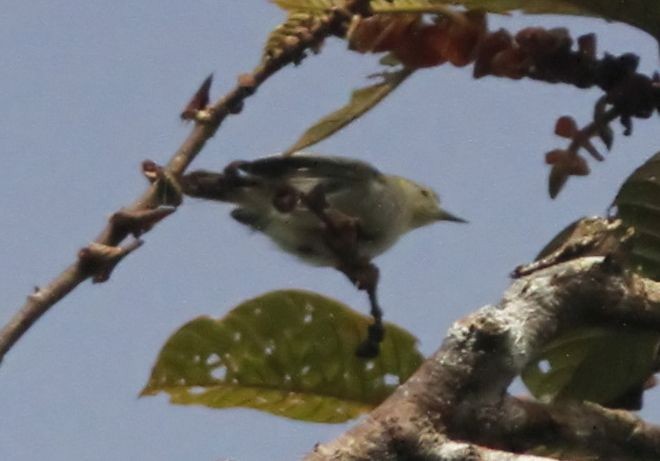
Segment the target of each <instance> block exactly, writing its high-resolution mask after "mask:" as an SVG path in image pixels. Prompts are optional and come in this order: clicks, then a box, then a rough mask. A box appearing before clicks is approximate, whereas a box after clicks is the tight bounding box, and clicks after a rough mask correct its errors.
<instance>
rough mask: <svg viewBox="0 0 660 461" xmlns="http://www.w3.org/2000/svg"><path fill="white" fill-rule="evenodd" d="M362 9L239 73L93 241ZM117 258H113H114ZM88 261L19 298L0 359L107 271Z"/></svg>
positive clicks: (141, 205)
mask: <svg viewBox="0 0 660 461" xmlns="http://www.w3.org/2000/svg"><path fill="white" fill-rule="evenodd" d="M368 11H369V2H368V1H367V0H350V1H347V2H346V5H345V8H343V9H340V8H335V9H333V10H331V11H330V12H329V13H328V14H327V15H325V16H323V17H322V18H321V19H320V20H319V21H318V22H317V23H316V24H314V25H313V26H311V27H310V29H309V30H308V31H301V36H300V37H299V38H300V39H299V40H296V41H294V42H292V43H291V44H290V45H289V46H288V47H287V48H285V49H283V50H282V53H280V54H278V55H277V56H274V57H272V58H270V59H266V60H264V62H262V63H261V64H260V65H259V66H258V67H257V68H256V69H255V70H254V71H252V72H251V73H249V74H244V75H241V76H240V77H239V81H238V84H237V85H236V86H235V87H234V89H232V90H231V91H230V92H229V93H227V94H226V95H225V96H224V97H222V98H221V99H220V100H218V101H217V102H216V103H215V104H213V105H212V106H210V107H208V108H206V109H205V112H206V116H205V117H204V118H203V119H202V118H201V117H200V118H199V119H197V123H196V125H195V127H194V129H193V131H192V132H191V133H190V135H189V136H188V138H187V139H186V140H185V141H184V142H183V144H182V145H181V147H180V148H179V149H178V150H177V151H176V152H175V153H174V155H173V156H172V157H171V158H170V160H169V162H168V163H167V165H166V166H165V167H163V168H162V169H160V170H159V171H160V173H162V174H161V177H159V178H157V179H156V180H155V181H154V182H153V183H152V185H151V187H149V188H148V189H147V190H146V191H145V192H144V193H143V194H142V196H141V197H139V198H138V199H137V200H136V201H135V202H134V203H133V204H131V205H130V206H129V207H127V208H126V209H123V210H120V211H119V212H117V213H115V214H114V215H113V218H111V219H110V220H109V222H108V224H107V225H106V227H105V228H104V229H103V231H102V232H101V233H100V234H99V235H98V236H97V237H96V239H95V240H94V241H93V245H103V246H104V247H106V248H112V247H118V245H119V244H120V243H121V242H122V241H123V240H124V239H125V238H126V237H127V236H128V235H129V234H131V233H134V232H133V230H134V227H131V226H126V225H123V224H122V223H126V220H125V219H124V218H126V216H130V218H131V219H134V218H135V217H136V215H140V213H143V212H145V211H147V210H155V209H158V207H159V206H161V205H163V204H165V205H171V204H172V203H171V202H170V201H165V200H164V198H163V197H162V195H163V194H162V191H163V187H162V186H163V183H164V182H167V181H172V178H174V180H176V178H178V177H179V176H180V175H181V174H182V173H183V172H184V171H185V170H186V168H187V167H188V166H189V165H190V163H191V162H192V161H193V160H194V159H195V157H196V156H197V154H198V153H199V152H200V151H201V150H202V148H203V147H204V145H205V144H206V142H207V141H208V140H209V139H210V138H211V137H213V135H214V134H215V133H216V131H217V130H218V128H219V127H220V125H221V124H222V122H223V121H224V120H225V118H227V116H228V115H230V114H237V113H239V112H240V111H241V109H242V107H243V101H244V100H245V99H246V98H248V97H249V96H251V95H252V94H254V93H255V91H256V90H257V89H258V88H259V86H261V84H262V83H263V82H264V81H266V80H267V79H268V78H269V77H270V76H271V75H273V74H274V73H276V72H277V71H278V70H280V69H281V68H283V67H284V66H286V65H288V64H290V63H296V64H297V63H299V62H300V61H301V60H302V59H303V58H304V57H305V51H306V50H308V49H315V48H317V47H318V46H319V45H320V44H321V43H322V42H323V40H324V39H325V38H326V37H328V36H330V35H332V34H337V35H343V34H344V32H345V30H346V27H347V24H348V22H349V21H350V19H351V16H352V15H353V14H354V13H355V14H358V13H368ZM303 32H304V33H303ZM147 166H151V167H154V164H153V163H147ZM143 169H144V170H145V172H146V171H147V168H146V167H143ZM179 202H180V197H177V198H176V200H175V201H174V205H175V206H176V205H178V204H179ZM167 214H169V213H167ZM162 217H164V216H162ZM162 217H161V218H162ZM150 218H153V216H150V217H144V221H143V226H142V227H141V228H140V231H139V233H144V232H147V231H148V230H149V229H150V228H151V226H152V225H153V224H154V221H153V219H150ZM87 248H89V247H87ZM131 249H133V248H131ZM81 254H83V255H84V254H86V252H85V251H82V252H81ZM83 259H84V258H83ZM117 262H119V260H115V261H114V264H116V263H117ZM114 264H113V267H114ZM89 266H90V265H89V264H85V263H84V261H83V260H82V259H81V258H80V256H79V257H78V259H77V260H76V261H75V262H74V263H73V264H71V265H70V266H69V267H67V268H66V269H65V270H64V271H63V272H62V273H60V274H59V275H58V276H57V277H55V278H54V279H53V280H52V281H51V282H50V283H49V284H48V285H46V286H45V287H41V288H37V289H36V291H35V292H34V293H33V294H31V295H29V296H28V298H27V301H26V302H25V304H24V305H23V306H22V307H21V308H20V309H19V311H18V312H17V313H16V314H14V316H13V317H12V318H11V319H10V320H9V322H8V323H7V324H6V325H5V326H4V327H3V328H2V330H0V362H1V361H2V359H3V358H4V356H5V354H6V353H7V352H8V351H9V350H10V349H11V348H12V346H13V345H14V344H15V343H16V342H17V341H18V340H19V339H20V338H21V336H22V335H23V334H24V333H25V332H26V331H27V330H28V329H29V328H30V327H31V326H32V325H33V324H34V323H35V322H36V321H37V320H38V319H39V318H40V317H41V316H42V315H44V314H45V313H46V312H47V311H48V310H49V309H50V308H51V307H52V306H53V305H55V303H57V302H58V301H59V300H60V299H62V298H63V297H65V296H66V295H67V294H69V293H70V292H71V291H72V290H74V289H75V288H76V287H77V286H78V285H79V284H80V283H82V282H83V281H85V280H86V279H87V278H89V277H98V278H97V281H102V280H103V277H101V276H100V274H103V273H106V274H107V275H109V271H108V269H109V267H108V266H107V265H98V264H95V265H92V266H94V267H95V270H90V267H89ZM110 270H111V268H110Z"/></svg>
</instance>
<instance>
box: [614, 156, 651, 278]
mask: <svg viewBox="0 0 660 461" xmlns="http://www.w3.org/2000/svg"><path fill="white" fill-rule="evenodd" d="M614 204H615V205H616V207H617V210H618V211H617V213H618V216H619V217H620V218H621V220H622V221H623V223H624V224H626V225H628V226H630V227H632V228H634V230H635V233H634V235H633V237H632V239H631V255H630V263H631V267H632V269H633V270H635V271H636V272H638V273H640V274H642V275H644V276H645V277H648V278H650V279H653V280H655V281H660V152H658V153H657V154H655V155H654V156H653V157H651V158H650V159H649V160H648V161H647V162H645V163H644V164H643V165H642V166H641V167H639V168H638V169H637V170H635V171H634V172H633V173H632V174H631V175H630V176H629V177H628V179H626V181H625V182H624V183H623V186H621V189H619V193H618V194H617V196H616V198H615V199H614Z"/></svg>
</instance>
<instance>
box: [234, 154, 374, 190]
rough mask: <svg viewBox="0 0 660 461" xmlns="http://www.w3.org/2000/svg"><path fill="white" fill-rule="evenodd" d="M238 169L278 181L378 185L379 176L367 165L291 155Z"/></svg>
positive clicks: (328, 158)
mask: <svg viewBox="0 0 660 461" xmlns="http://www.w3.org/2000/svg"><path fill="white" fill-rule="evenodd" d="M240 169H241V170H242V171H243V172H245V173H248V174H251V175H254V176H258V177H261V178H264V179H269V180H274V181H279V180H284V181H286V180H288V179H294V178H296V179H298V178H299V179H309V180H318V181H319V182H330V183H334V182H339V183H342V182H362V181H364V182H367V181H373V180H377V181H380V180H382V178H383V175H382V173H381V172H380V171H378V170H377V169H375V168H374V167H373V166H371V165H369V164H368V163H365V162H361V161H358V160H353V159H347V158H342V157H327V156H323V157H321V156H314V155H294V156H291V157H281V156H275V157H265V158H262V159H258V160H254V161H252V162H246V163H244V164H242V165H241V166H240Z"/></svg>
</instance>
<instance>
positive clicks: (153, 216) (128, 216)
mask: <svg viewBox="0 0 660 461" xmlns="http://www.w3.org/2000/svg"><path fill="white" fill-rule="evenodd" d="M175 211H176V207H173V206H159V207H158V208H154V209H148V210H130V211H127V210H122V211H118V212H116V213H115V214H113V215H112V216H111V217H110V223H111V224H112V225H113V226H114V227H115V228H117V230H118V232H123V233H125V234H131V235H133V236H134V237H135V238H137V237H139V236H141V235H142V234H144V233H145V232H147V231H149V230H151V228H152V227H153V226H154V225H155V224H156V223H158V222H159V221H161V220H162V219H163V218H166V217H167V216H169V215H171V214H172V213H174V212H175Z"/></svg>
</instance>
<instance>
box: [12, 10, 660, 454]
mask: <svg viewBox="0 0 660 461" xmlns="http://www.w3.org/2000/svg"><path fill="white" fill-rule="evenodd" d="M109 5H110V4H109V3H108V2H98V1H91V2H89V1H88V2H83V1H78V0H70V1H62V0H32V1H30V2H18V1H12V0H10V1H9V2H5V4H4V5H3V15H2V16H0V43H2V46H1V47H0V55H1V56H2V62H3V65H2V66H1V67H0V81H1V82H2V86H3V91H2V92H0V105H1V106H2V107H3V110H2V112H0V149H1V151H2V155H3V158H4V159H5V160H4V162H3V166H2V173H1V175H2V181H1V182H0V188H1V189H0V190H1V193H0V222H2V223H3V226H4V229H5V230H4V233H3V235H4V238H2V239H1V240H0V267H1V269H0V271H1V273H2V277H1V278H0V289H1V292H2V293H3V302H2V305H1V306H0V322H2V323H4V322H6V321H7V320H8V319H9V317H10V316H11V315H12V314H13V312H14V311H15V310H16V309H17V308H18V307H19V306H20V305H21V304H22V302H23V300H24V298H25V296H26V295H27V294H28V293H29V292H30V291H31V290H32V287H33V286H35V285H39V284H44V283H46V282H47V281H48V280H50V279H51V278H52V277H53V276H54V275H55V274H56V273H58V272H59V271H60V270H61V269H62V268H64V267H65V266H66V265H68V264H69V263H70V262H71V261H72V260H73V257H74V256H75V253H76V251H77V250H78V249H79V248H81V247H82V246H84V245H85V244H86V243H87V242H89V241H90V240H91V239H92V238H93V237H94V236H95V235H96V234H97V233H98V231H99V230H100V229H101V228H102V226H103V224H104V220H105V219H106V218H107V216H108V215H109V214H111V213H112V212H113V211H115V210H117V209H118V208H119V207H120V206H122V205H126V204H128V203H130V202H131V201H132V200H133V199H134V198H135V197H136V196H137V195H138V194H139V193H140V192H141V191H142V190H143V189H144V187H145V184H144V180H143V178H142V177H141V176H140V174H139V165H140V162H141V161H142V160H144V159H147V158H149V159H153V160H155V161H157V162H165V161H166V160H167V159H168V158H169V156H170V155H171V153H172V152H173V151H174V150H175V149H176V148H177V147H178V146H179V144H180V143H181V141H182V140H183V139H184V138H185V136H186V135H187V133H188V132H189V130H190V127H188V126H185V125H183V124H182V123H181V122H180V121H179V120H178V113H179V112H180V111H181V109H182V107H183V105H184V103H185V102H186V101H187V99H188V98H189V97H190V95H191V94H192V92H193V91H194V90H195V88H196V87H197V85H198V84H199V83H200V82H201V81H202V79H203V78H204V77H206V75H208V74H209V73H210V72H214V73H215V83H214V86H213V89H212V94H213V96H214V97H218V96H220V95H221V94H222V93H223V92H225V91H226V90H227V89H229V88H230V87H231V86H232V85H233V83H234V81H235V78H236V76H237V75H238V74H240V73H241V72H245V71H247V70H249V69H251V68H253V67H254V65H255V64H256V63H257V62H258V59H259V56H260V53H261V47H262V44H263V42H264V40H265V37H266V34H267V32H268V31H269V30H270V29H272V28H273V27H274V26H275V25H276V24H277V23H278V22H279V21H281V20H282V18H283V14H282V13H281V12H280V11H279V10H278V9H277V8H276V7H274V6H273V5H271V4H269V3H267V2H266V1H265V0H255V1H250V2H243V1H202V0H198V1H194V2H173V1H165V2H162V1H159V2H157V1H155V0H145V1H142V2H139V3H137V2H128V1H122V0H120V1H116V2H113V3H112V5H111V6H109ZM499 25H502V26H505V27H510V28H511V29H512V30H517V29H519V28H521V27H523V26H524V25H544V26H546V27H554V26H559V25H568V26H569V27H570V28H571V31H572V32H573V34H574V35H575V36H577V35H578V34H580V33H586V32H591V31H593V32H596V33H597V34H598V38H599V49H601V50H604V49H606V50H608V51H610V52H612V53H621V52H625V51H634V52H636V53H638V54H639V55H640V56H641V57H642V64H641V67H642V70H643V71H645V72H647V73H650V72H651V71H652V70H653V69H657V68H658V57H657V56H658V55H657V48H656V43H655V41H654V40H653V39H652V38H650V37H649V36H647V35H645V34H644V33H642V32H639V31H637V30H634V29H632V28H630V27H628V26H624V25H618V24H609V23H606V22H605V21H602V20H593V19H585V18H570V19H566V18H560V17H543V18H541V17H532V18H521V17H518V16H514V17H512V18H504V17H499V18H493V20H492V21H491V27H492V28H495V27H497V26H499ZM377 70H378V67H377V57H375V56H362V55H357V54H354V53H349V52H347V51H346V50H345V44H344V43H342V42H340V41H338V40H331V41H329V42H328V43H327V44H326V47H325V48H324V50H323V53H322V54H321V55H320V56H316V57H312V58H310V59H307V60H305V61H304V63H303V65H302V66H300V67H298V68H287V69H285V70H284V71H282V72H281V73H279V74H278V75H276V76H275V77H274V78H273V79H272V80H270V81H268V82H267V83H266V84H265V85H264V86H263V87H262V88H261V89H260V90H259V92H258V94H257V95H256V96H255V97H253V98H251V99H250V100H249V101H248V102H247V105H246V109H245V111H244V112H243V113H242V114H240V116H238V117H232V118H230V119H228V120H227V121H226V123H225V124H224V125H223V126H222V128H221V130H220V131H219V132H218V134H217V135H216V136H215V138H214V139H213V140H212V141H211V142H210V143H209V144H208V145H207V147H206V149H205V151H204V152H203V153H202V155H201V156H200V157H199V159H198V160H197V161H196V162H195V165H194V167H195V168H199V167H203V168H211V169H219V168H221V167H222V166H224V165H225V164H226V163H228V162H229V161H231V160H235V159H251V158H256V157H260V156H263V155H268V154H272V153H274V152H277V151H279V150H282V149H284V148H286V147H288V145H290V144H291V143H292V142H293V141H295V139H296V138H297V136H298V135H299V134H300V132H302V130H304V129H305V128H306V127H307V126H308V125H310V124H311V123H312V122H313V121H315V120H316V119H318V118H319V117H320V116H321V115H323V114H325V113H326V112H328V111H330V110H332V109H335V108H337V107H338V106H340V105H341V104H343V103H344V101H345V100H346V99H347V97H348V93H349V91H350V89H351V88H355V87H357V86H360V85H363V84H364V82H365V76H366V75H368V74H370V73H373V72H374V71H377ZM470 71H471V69H470V68H467V69H456V68H451V67H449V66H443V67H439V68H435V69H431V70H426V71H421V72H418V73H417V75H415V76H414V77H412V78H411V79H410V80H409V81H408V82H406V83H405V84H404V85H403V86H402V87H401V88H400V89H399V90H397V92H396V93H395V94H394V95H393V96H392V97H390V98H389V99H388V100H387V101H386V102H385V103H384V104H383V105H382V106H381V107H379V108H378V109H377V110H376V111H375V112H374V113H372V114H369V115H368V116H367V117H366V118H365V119H364V120H362V121H360V122H359V123H356V124H354V125H353V126H351V127H350V128H348V129H346V130H344V131H343V132H341V133H340V134H339V135H337V136H335V137H334V138H332V139H330V140H328V141H326V142H324V143H322V144H321V145H319V146H318V147H316V148H314V150H315V151H317V152H322V153H327V154H343V155H350V156H354V157H357V158H360V159H363V160H367V161H369V162H372V163H373V164H374V165H376V166H377V167H378V168H380V169H381V170H382V171H385V172H395V173H398V174H401V175H404V176H408V177H410V178H414V179H416V180H418V181H420V182H423V183H426V184H429V185H430V186H432V187H433V188H434V189H436V190H437V191H438V192H439V193H440V194H441V196H442V198H443V203H444V204H445V205H446V207H447V208H448V209H449V210H451V211H452V212H454V213H456V214H459V215H460V216H463V217H465V218H467V219H468V220H469V221H470V224H469V225H467V226H457V225H451V224H440V225H437V226H432V227H428V228H424V229H420V230H418V231H415V232H414V233H412V234H410V235H408V236H407V237H406V238H404V239H403V240H402V241H401V242H400V243H399V244H397V246H395V247H394V248H393V249H392V250H391V251H390V252H389V253H388V254H386V255H384V256H382V257H381V258H379V259H378V264H379V266H380V268H381V273H382V285H381V294H380V297H381V302H382V304H383V307H384V309H385V313H386V317H387V319H388V320H390V321H394V322H396V323H398V324H400V325H402V326H403V327H405V328H407V329H408V330H410V331H412V332H413V333H414V334H416V335H417V336H418V337H419V338H420V341H421V348H422V350H423V351H424V352H425V353H430V352H432V351H433V350H435V349H436V348H437V347H438V345H439V344H440V341H441V339H442V337H443V335H444V332H445V331H446V330H447V328H448V326H449V325H450V324H451V322H453V321H454V320H456V319H458V318H460V317H461V316H463V315H465V314H467V313H468V312H471V311H473V310H475V309H476V308H478V307H480V306H482V305H484V304H487V303H491V302H496V301H497V300H498V299H499V297H500V296H501V293H502V291H503V289H504V288H505V287H506V286H507V283H508V279H507V274H508V273H509V272H510V270H511V269H512V268H513V267H514V266H516V265H517V264H520V263H523V262H526V261H529V260H530V258H532V257H533V256H534V255H535V254H536V252H537V251H538V250H539V249H540V248H541V247H542V246H543V245H544V244H545V243H546V242H547V241H548V240H549V239H550V238H551V237H552V236H553V235H554V234H555V233H556V232H557V231H558V230H559V229H561V228H562V227H563V226H564V225H566V224H568V223H569V222H571V221H572V220H574V219H575V218H577V217H580V216H584V215H593V214H602V213H603V212H604V210H605V209H606V208H607V206H608V205H609V203H610V201H611V200H612V198H613V196H614V194H615V192H616V189H617V188H618V186H619V185H620V183H621V182H622V180H623V179H624V178H625V177H626V176H627V175H628V174H629V173H630V171H631V170H632V169H634V168H635V167H636V166H638V165H639V164H640V163H641V162H642V161H643V160H644V159H645V158H647V157H649V156H650V155H652V154H653V153H655V152H656V151H657V150H658V146H660V133H659V132H658V130H657V121H655V120H647V121H641V122H637V123H636V124H635V132H634V136H632V137H631V138H624V137H623V136H621V135H620V130H619V129H618V127H617V128H616V129H615V131H616V133H617V136H616V139H615V143H614V149H613V153H612V154H610V155H609V156H608V159H607V161H606V162H604V163H602V164H598V165H594V164H592V170H593V174H592V175H591V176H589V177H587V178H580V179H577V180H572V181H571V182H570V183H569V184H568V186H567V188H566V189H565V190H564V191H563V193H562V194H561V195H560V197H559V199H557V200H555V201H551V200H550V199H549V198H548V197H547V193H546V177H547V168H546V167H545V165H544V164H543V153H544V152H546V151H548V150H551V149H553V148H556V147H563V146H565V142H564V140H562V139H560V138H557V137H555V136H554V135H553V133H552V130H553V126H554V121H555V120H556V118H557V117H558V116H560V115H564V114H568V115H572V116H574V117H575V118H576V119H577V120H578V123H580V124H584V123H585V122H586V121H588V120H589V117H590V115H591V113H592V109H593V103H594V102H595V100H596V98H597V97H598V96H599V94H598V92H596V91H579V90H576V89H573V88H570V87H566V86H552V85H547V84H542V83H538V82H530V81H520V82H511V81H505V80H500V79H495V78H486V79H483V80H480V81H475V80H473V79H471V78H470ZM227 212H228V208H227V207H224V206H221V205H215V204H206V203H203V202H201V201H191V200H188V201H186V203H185V205H184V206H183V207H181V208H180V210H179V211H178V212H177V213H176V214H175V215H174V216H172V217H171V218H169V219H168V220H167V221H166V222H164V223H162V225H159V226H158V227H157V228H156V229H155V230H154V231H153V232H151V233H149V234H148V235H147V236H146V244H145V245H144V246H143V247H142V248H141V249H140V250H139V251H138V252H137V253H135V254H134V255H131V256H130V257H129V258H128V259H126V260H125V261H124V262H123V263H122V264H121V266H120V267H119V268H118V269H117V270H116V272H115V273H114V274H113V277H112V279H111V280H110V282H108V283H106V284H104V285H95V286H92V285H91V284H89V283H85V284H84V285H82V286H81V287H79V288H78V289H77V290H76V291H75V292H74V293H73V294H72V295H70V296H68V297H67V298H66V299H65V300H64V301H62V302H61V303H60V304H59V305H57V306H56V307H55V308H54V309H53V310H52V311H51V312H50V313H49V314H47V315H46V316H45V317H44V318H43V319H42V320H41V321H40V322H39V323H38V324H37V325H36V326H35V327H34V328H33V329H32V330H31V331H30V332H29V333H28V334H27V335H26V336H25V337H24V338H23V340H22V341H21V342H20V343H19V344H18V345H17V346H16V348H15V349H14V350H13V351H12V352H11V353H10V354H9V355H8V356H7V358H6V360H5V362H4V363H3V364H2V367H0V395H1V396H2V398H0V459H3V460H5V459H6V460H12V461H31V460H35V459H48V460H49V461H60V460H61V461H64V460H66V461H69V460H71V459H76V460H108V461H110V460H117V459H122V460H146V461H149V460H159V461H170V460H172V461H174V460H181V459H196V460H208V461H219V460H224V459H231V460H236V461H238V460H241V461H258V460H263V459H271V460H274V461H279V460H290V459H297V458H299V457H301V456H302V455H303V454H304V453H305V452H307V451H308V450H310V449H311V448H312V446H313V445H314V443H315V442H317V441H322V440H327V439H329V438H332V437H333V436H335V435H336V434H338V433H340V432H342V431H343V430H345V429H346V427H348V425H333V426H329V425H321V424H302V423H298V422H292V421H288V420H285V419H281V418H276V417H274V416H270V415H267V414H262V413H257V412H255V411H252V410H243V409H239V410H231V411H213V410H208V409H205V408H199V407H176V406H171V405H169V404H168V403H167V401H166V398H165V397H156V398H143V399H137V394H138V392H139V391H140V389H141V387H142V386H143V385H144V383H145V382H146V380H147V377H148V374H149V371H150V368H151V365H152V364H153V361H154V360H155V358H156V355H157V352H158V350H159V349H160V346H161V345H162V344H163V342H164V341H165V340H166V338H167V337H168V336H169V335H170V334H171V333H172V332H173V331H174V330H175V329H176V328H178V327H179V326H180V325H182V324H183V323H184V322H186V321H188V320H190V319H191V318H194V317H196V316H199V315H203V314H208V315H212V316H215V317H219V316H221V315H223V314H224V313H225V312H227V311H228V310H229V309H231V308H232V307H233V306H235V305H236V304H238V303H239V302H241V301H242V300H245V299H248V298H251V297H254V296H256V295H259V294H261V293H264V292H267V291H269V290H273V289H279V288H305V289H309V290H314V291H317V292H319V293H322V294H325V295H329V296H332V297H335V298H337V299H339V300H341V301H343V302H345V303H347V304H349V305H350V306H352V307H354V308H355V309H358V310H361V311H363V312H366V311H367V308H368V307H367V303H366V299H365V297H364V295H363V294H362V293H358V292H357V291H356V290H355V289H353V287H352V286H351V285H350V284H349V283H348V282H347V281H346V280H345V279H344V277H343V276H342V275H341V274H339V273H336V272H334V271H332V270H330V269H318V268H309V267H307V266H304V265H302V264H300V263H299V262H297V261H295V260H294V259H293V258H291V257H289V256H287V255H282V254H281V253H279V252H278V251H276V249H275V248H274V247H273V245H272V244H271V243H270V242H268V241H267V240H266V239H265V238H263V237H262V236H259V235H253V234H250V233H249V232H246V231H245V229H243V228H241V227H240V226H238V225H237V224H235V223H234V222H232V221H231V220H230V219H229V218H228V213H227ZM647 401H648V403H647V407H646V408H645V410H644V411H643V414H644V416H647V417H648V418H649V419H651V420H653V421H656V422H660V391H657V390H656V391H652V392H650V393H649V395H648V396H647Z"/></svg>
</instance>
